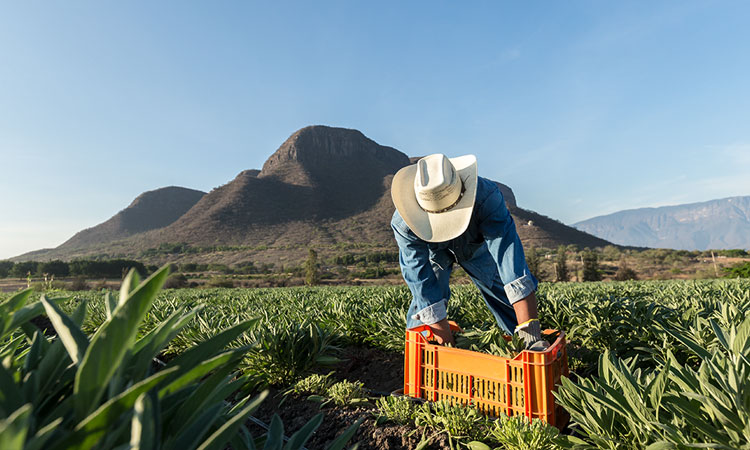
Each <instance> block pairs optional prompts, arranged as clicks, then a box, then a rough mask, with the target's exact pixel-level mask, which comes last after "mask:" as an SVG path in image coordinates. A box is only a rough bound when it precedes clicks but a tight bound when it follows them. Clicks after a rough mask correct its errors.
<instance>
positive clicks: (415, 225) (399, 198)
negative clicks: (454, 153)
mask: <svg viewBox="0 0 750 450" xmlns="http://www.w3.org/2000/svg"><path fill="white" fill-rule="evenodd" d="M448 159H449V160H450V162H451V164H453V167H455V168H456V172H457V173H458V176H459V177H461V181H462V182H463V184H464V188H465V191H464V195H463V197H461V200H459V202H458V203H457V204H456V206H454V207H453V208H451V209H450V210H448V211H445V212H442V213H430V212H427V211H425V210H423V209H422V208H421V207H420V206H419V203H417V196H416V195H415V194H414V177H415V176H416V174H417V165H416V164H412V165H410V166H406V167H404V168H402V169H401V170H399V171H398V172H396V175H394V176H393V182H392V183H391V198H392V199H393V204H394V205H396V209H397V210H398V213H399V214H400V215H401V218H403V219H404V222H406V224H407V225H408V226H409V228H410V229H411V231H413V232H414V234H416V235H417V236H418V237H419V238H420V239H422V240H425V241H427V242H445V241H449V240H451V239H454V238H456V237H458V236H460V235H461V233H463V232H464V231H466V229H467V228H468V226H469V221H470V220H471V213H472V211H473V210H474V200H475V198H476V195H477V158H476V157H475V156H474V155H465V156H459V157H457V158H448Z"/></svg>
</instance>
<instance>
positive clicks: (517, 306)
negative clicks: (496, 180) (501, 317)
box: [477, 186, 541, 346]
mask: <svg viewBox="0 0 750 450" xmlns="http://www.w3.org/2000/svg"><path fill="white" fill-rule="evenodd" d="M493 188H494V186H493ZM477 207H478V208H479V209H478V211H477V214H478V219H479V230H480V231H481V233H482V235H483V236H484V239H485V242H486V243H487V247H488V250H489V252H490V254H491V255H492V257H493V259H494V260H495V262H496V263H497V269H498V273H499V274H500V279H501V280H502V282H503V284H504V286H505V294H506V295H507V297H508V300H509V301H510V304H511V305H512V306H513V310H514V311H515V313H516V319H517V321H518V324H519V329H523V330H525V331H523V332H522V333H519V334H520V335H521V336H522V337H523V338H524V340H526V343H527V345H528V346H532V345H533V344H534V342H531V341H538V340H541V334H540V332H538V331H537V330H539V328H540V327H539V322H538V319H539V315H538V312H537V301H536V295H535V294H534V292H535V291H536V288H537V285H538V281H537V279H536V278H535V277H534V275H533V274H532V273H531V271H530V270H529V267H528V265H527V264H526V257H525V255H524V252H523V245H522V244H521V238H520V237H519V236H518V233H517V232H516V225H515V222H514V221H513V217H512V216H511V215H510V211H508V208H507V207H506V206H505V200H504V199H503V195H502V194H501V193H500V190H499V189H497V188H494V189H491V190H490V193H489V195H487V197H486V198H484V199H482V204H481V205H477ZM529 329H530V330H531V331H532V334H531V335H529V334H528V333H526V331H528V330H529ZM516 331H517V332H518V329H517V330H516ZM524 333H525V334H524Z"/></svg>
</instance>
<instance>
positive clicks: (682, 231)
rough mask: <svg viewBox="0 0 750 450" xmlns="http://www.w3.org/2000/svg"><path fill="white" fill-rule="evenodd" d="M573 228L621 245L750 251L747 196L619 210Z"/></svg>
mask: <svg viewBox="0 0 750 450" xmlns="http://www.w3.org/2000/svg"><path fill="white" fill-rule="evenodd" d="M573 226H574V227H576V228H578V229H579V230H582V231H585V232H587V233H591V234H593V235H595V236H599V237H600V238H603V239H607V240H609V241H612V242H614V243H616V244H620V245H632V246H638V247H655V248H674V249H679V250H708V249H734V248H737V249H750V196H744V197H730V198H723V199H719V200H711V201H707V202H701V203H690V204H685V205H676V206H663V207H659V208H640V209H631V210H626V211H619V212H616V213H612V214H608V215H606V216H599V217H594V218H591V219H588V220H584V221H582V222H578V223H576V224H574V225H573Z"/></svg>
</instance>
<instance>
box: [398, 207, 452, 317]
mask: <svg viewBox="0 0 750 450" xmlns="http://www.w3.org/2000/svg"><path fill="white" fill-rule="evenodd" d="M391 228H392V229H393V234H394V236H395V238H396V243H397V244H398V250H399V263H400V265H401V274H402V275H403V277H404V281H405V282H406V285H407V286H409V290H410V291H411V294H412V297H413V298H412V308H410V310H412V311H416V314H414V316H413V317H412V319H415V320H419V321H420V322H422V323H424V324H427V325H430V324H433V323H436V322H439V321H441V320H443V319H445V318H446V317H447V312H446V304H447V301H448V299H447V298H443V293H442V289H440V286H439V284H438V280H437V277H436V276H435V272H434V271H433V270H432V265H431V263H430V252H429V248H428V247H427V243H426V242H425V241H423V240H421V239H419V238H418V237H417V236H416V235H415V234H414V233H413V232H412V231H411V230H409V228H408V227H407V226H406V223H405V222H404V221H403V219H402V218H401V216H399V215H398V211H397V212H396V213H395V214H394V215H393V219H392V220H391Z"/></svg>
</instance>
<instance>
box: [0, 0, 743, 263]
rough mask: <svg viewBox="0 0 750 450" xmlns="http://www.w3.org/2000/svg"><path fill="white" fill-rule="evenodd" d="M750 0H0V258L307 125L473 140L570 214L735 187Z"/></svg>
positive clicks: (253, 161)
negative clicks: (419, 0) (387, 0)
mask: <svg viewBox="0 0 750 450" xmlns="http://www.w3.org/2000/svg"><path fill="white" fill-rule="evenodd" d="M748 17H750V2H746V1H737V2H729V1H726V2H725V1H684V2H683V1H629V2H602V1H591V2H585V1H571V2H557V1H546V2H541V1H540V2H516V1H504V2H500V1H487V2H435V1H429V2H427V1H425V2H395V1H394V2H384V1H378V2H365V1H360V2H355V1H341V2H327V1H322V2H310V1H298V2H262V3H261V2H257V3H256V2H245V1H234V2H232V1H226V2H185V1H157V2H145V1H142V2H138V1H127V2H95V1H91V2H85V1H74V2H67V1H50V2H41V1H27V2H26V1H25V2H5V3H4V4H3V5H2V6H0V258H3V257H10V256H15V255H17V254H20V253H23V252H26V251H30V250H35V249H39V248H43V247H54V246H57V245H59V244H61V243H62V242H63V241H65V240H66V239H68V238H69V237H70V236H72V235H73V234H74V233H75V232H77V231H79V230H81V229H83V228H87V227H91V226H94V225H96V224H98V223H101V222H103V221H104V220H106V219H108V218H109V217H111V216H112V215H114V214H115V213H117V212H118V211H119V210H121V209H123V208H125V207H126V206H127V205H128V204H129V203H130V202H131V201H132V200H133V199H134V198H135V197H136V196H137V195H138V194H140V193H142V192H144V191H146V190H151V189H156V188H159V187H163V186H169V185H178V186H185V187H190V188H195V189H201V190H204V191H209V190H211V189H212V188H214V187H217V186H220V185H222V184H225V183H227V182H229V181H230V180H232V179H233V178H234V176H235V175H236V174H237V173H239V172H240V171H242V170H244V169H251V168H260V167H261V166H262V164H263V162H264V161H265V159H266V158H267V157H268V156H269V155H270V154H271V153H273V152H274V151H275V150H276V148H277V147H278V146H279V145H280V144H281V143H282V142H283V141H284V139H285V138H286V137H288V135H290V134H291V133H292V132H294V131H295V130H297V129H299V128H301V127H303V126H306V125H311V124H325V125H331V126H340V127H347V128H356V129H358V130H360V131H362V132H363V133H364V134H365V135H367V136H368V137H370V138H372V139H374V140H375V141H377V142H378V143H380V144H383V145H389V146H393V147H396V148H397V149H399V150H401V151H403V152H404V153H407V154H408V155H412V156H414V155H424V154H428V153H435V152H441V153H445V154H448V155H450V156H455V155H460V154H466V153H474V154H476V155H477V157H478V160H479V170H480V174H481V175H483V176H487V177H490V178H493V179H496V180H498V181H501V182H503V183H506V184H508V185H509V186H511V187H512V188H513V190H514V191H515V194H516V196H517V199H518V203H519V205H520V206H522V207H524V208H527V209H532V210H534V211H537V212H539V213H542V214H545V215H548V216H551V217H554V218H556V219H558V220H561V221H562V222H565V223H573V222H576V221H579V220H583V219H586V218H589V217H593V216H596V215H601V214H606V213H610V212H614V211H617V210H621V209H628V208H637V207H644V206H659V205H665V204H677V203H689V202H697V201H704V200H709V199H713V198H722V197H728V196H734V195H750V27H748Z"/></svg>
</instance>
